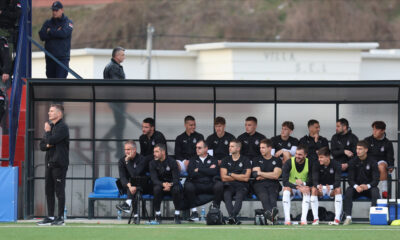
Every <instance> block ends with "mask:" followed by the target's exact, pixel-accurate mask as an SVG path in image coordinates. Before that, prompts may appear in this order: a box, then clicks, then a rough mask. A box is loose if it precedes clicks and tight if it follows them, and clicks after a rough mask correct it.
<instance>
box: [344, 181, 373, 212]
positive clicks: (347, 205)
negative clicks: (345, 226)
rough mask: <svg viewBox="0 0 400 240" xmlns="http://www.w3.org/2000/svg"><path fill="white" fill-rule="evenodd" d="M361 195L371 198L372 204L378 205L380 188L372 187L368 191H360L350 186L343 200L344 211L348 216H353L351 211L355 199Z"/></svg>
mask: <svg viewBox="0 0 400 240" xmlns="http://www.w3.org/2000/svg"><path fill="white" fill-rule="evenodd" d="M360 196H365V197H368V198H371V206H376V202H377V200H378V198H379V189H378V188H377V187H371V188H370V189H368V190H366V191H363V192H361V193H358V192H357V191H356V189H354V188H353V187H348V188H347V190H346V193H345V196H344V202H343V211H344V213H345V214H346V216H351V211H352V209H353V200H354V199H356V198H358V197H360Z"/></svg>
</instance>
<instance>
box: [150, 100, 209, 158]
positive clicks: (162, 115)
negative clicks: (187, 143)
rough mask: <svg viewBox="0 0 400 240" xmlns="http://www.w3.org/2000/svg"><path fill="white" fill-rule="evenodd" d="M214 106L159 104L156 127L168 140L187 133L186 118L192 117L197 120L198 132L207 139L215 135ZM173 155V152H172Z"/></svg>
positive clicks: (203, 104)
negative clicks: (212, 134)
mask: <svg viewBox="0 0 400 240" xmlns="http://www.w3.org/2000/svg"><path fill="white" fill-rule="evenodd" d="M213 112H214V106H213V104H211V103H157V104H156V126H157V130H158V131H160V132H162V133H163V134H164V136H165V138H166V139H167V140H175V138H176V137H177V136H178V135H180V134H182V133H183V132H184V131H185V126H184V118H185V117H186V116H187V115H191V116H193V117H194V118H195V119H196V132H198V133H201V134H203V136H204V137H205V138H206V137H207V136H208V135H210V134H211V133H213V123H214V121H213V118H214V114H213ZM170 154H173V151H172V152H170Z"/></svg>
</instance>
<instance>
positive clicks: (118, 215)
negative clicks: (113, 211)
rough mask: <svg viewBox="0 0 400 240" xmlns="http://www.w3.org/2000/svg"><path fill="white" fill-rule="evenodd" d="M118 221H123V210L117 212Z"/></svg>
mask: <svg viewBox="0 0 400 240" xmlns="http://www.w3.org/2000/svg"><path fill="white" fill-rule="evenodd" d="M117 219H118V220H119V221H121V219H122V212H121V210H118V212H117Z"/></svg>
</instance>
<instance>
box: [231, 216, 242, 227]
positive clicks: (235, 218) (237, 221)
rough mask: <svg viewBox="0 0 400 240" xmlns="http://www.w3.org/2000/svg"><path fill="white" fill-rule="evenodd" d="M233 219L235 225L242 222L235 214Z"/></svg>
mask: <svg viewBox="0 0 400 240" xmlns="http://www.w3.org/2000/svg"><path fill="white" fill-rule="evenodd" d="M233 219H234V220H235V224H236V225H240V224H242V222H241V221H240V220H239V218H238V217H237V216H235V217H234V218H233Z"/></svg>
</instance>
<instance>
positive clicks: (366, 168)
mask: <svg viewBox="0 0 400 240" xmlns="http://www.w3.org/2000/svg"><path fill="white" fill-rule="evenodd" d="M367 153H368V142H366V141H365V140H364V141H359V142H358V143H357V157H355V158H353V159H352V160H351V161H350V162H349V170H348V172H349V177H348V178H349V185H350V186H349V187H348V188H347V190H346V194H345V198H344V205H343V210H344V213H345V214H346V220H345V221H344V223H343V225H349V224H351V211H352V208H353V199H356V198H358V197H360V196H366V197H369V198H371V206H376V201H377V199H378V198H379V190H378V187H377V186H378V183H379V170H378V164H377V163H376V160H375V159H374V158H372V157H371V156H369V154H367Z"/></svg>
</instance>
